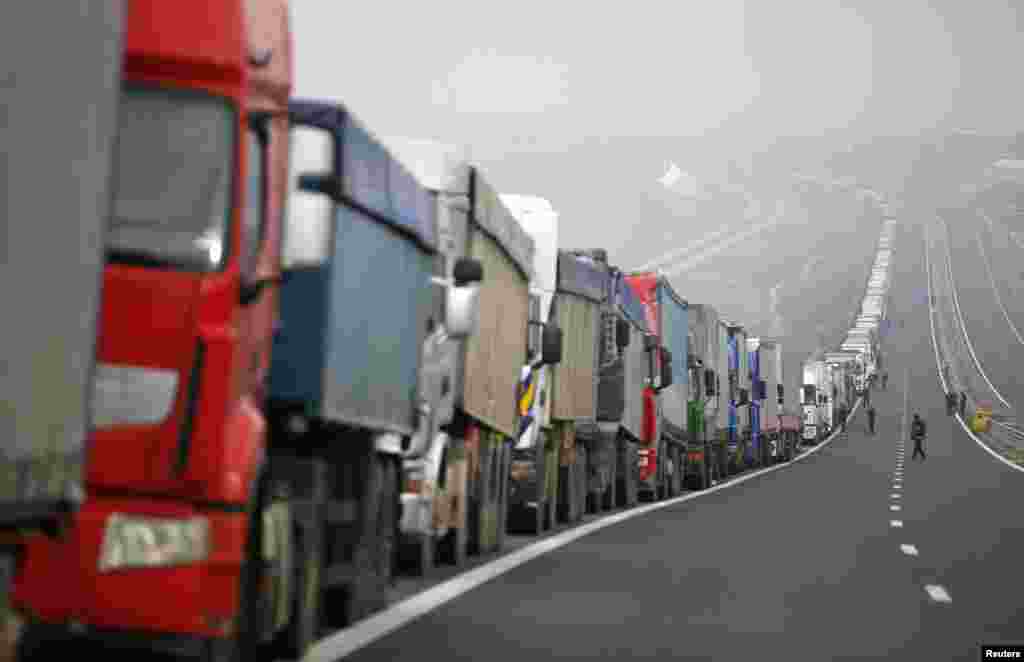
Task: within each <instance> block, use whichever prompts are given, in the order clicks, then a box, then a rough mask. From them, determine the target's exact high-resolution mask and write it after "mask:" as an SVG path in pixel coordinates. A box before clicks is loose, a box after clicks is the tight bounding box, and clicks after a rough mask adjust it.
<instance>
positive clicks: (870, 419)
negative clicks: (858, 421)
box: [868, 407, 875, 435]
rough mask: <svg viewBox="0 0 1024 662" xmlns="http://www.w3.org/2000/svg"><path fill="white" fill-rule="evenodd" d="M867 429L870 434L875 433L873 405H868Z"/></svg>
mask: <svg viewBox="0 0 1024 662" xmlns="http://www.w3.org/2000/svg"><path fill="white" fill-rule="evenodd" d="M868 429H869V430H870V431H871V434H872V435H874V434H875V408H874V407H868Z"/></svg>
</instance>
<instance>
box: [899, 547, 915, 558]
mask: <svg viewBox="0 0 1024 662" xmlns="http://www.w3.org/2000/svg"><path fill="white" fill-rule="evenodd" d="M900 551H901V552H903V553H904V554H906V555H907V556H917V547H914V546H913V545H900Z"/></svg>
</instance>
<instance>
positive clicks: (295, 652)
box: [274, 467, 330, 660]
mask: <svg viewBox="0 0 1024 662" xmlns="http://www.w3.org/2000/svg"><path fill="white" fill-rule="evenodd" d="M321 471H322V473H321V472H320V471H314V472H312V475H311V478H310V480H311V482H312V483H316V484H311V485H309V486H308V490H309V494H310V500H311V501H313V502H314V504H315V506H314V508H315V513H316V514H315V515H314V516H313V517H312V518H311V520H312V521H311V522H309V528H304V527H303V526H302V525H301V524H300V523H299V522H298V521H293V533H292V536H293V537H292V539H293V540H294V542H295V544H294V550H295V551H294V557H295V559H296V563H295V568H294V572H295V574H294V581H293V585H294V587H295V589H294V591H293V593H294V594H293V596H292V612H291V619H290V621H289V623H288V626H287V627H286V628H285V629H284V631H282V632H281V633H280V634H279V635H278V637H277V641H276V642H275V646H274V653H275V654H274V657H275V658H276V659H281V658H283V659H295V660H300V659H302V658H303V657H305V655H306V652H307V651H308V650H309V648H310V647H311V646H312V645H313V644H314V643H316V641H317V639H319V638H320V636H321V635H322V634H323V629H324V625H325V623H324V621H323V619H322V612H321V609H322V605H323V600H322V598H323V587H322V580H323V569H324V539H325V534H326V531H325V528H326V527H325V518H324V514H325V513H324V508H325V506H326V502H327V499H328V498H329V496H328V495H329V494H330V485H329V484H328V481H327V480H326V471H327V470H326V467H324V468H323V469H322V470H321Z"/></svg>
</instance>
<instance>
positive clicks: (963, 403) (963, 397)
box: [960, 391, 967, 418]
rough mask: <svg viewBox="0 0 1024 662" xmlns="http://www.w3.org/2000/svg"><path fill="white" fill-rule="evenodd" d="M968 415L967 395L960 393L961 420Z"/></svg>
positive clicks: (963, 392)
mask: <svg viewBox="0 0 1024 662" xmlns="http://www.w3.org/2000/svg"><path fill="white" fill-rule="evenodd" d="M966 413H967V393H966V392H965V391H960V418H963V417H964V416H965V415H966Z"/></svg>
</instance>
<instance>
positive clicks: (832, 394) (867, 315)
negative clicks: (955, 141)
mask: <svg viewBox="0 0 1024 662" xmlns="http://www.w3.org/2000/svg"><path fill="white" fill-rule="evenodd" d="M895 226H896V219H895V218H893V217H892V216H889V215H888V213H886V215H885V217H884V219H883V221H882V233H881V236H880V237H879V239H878V247H877V249H876V252H875V262H874V264H873V265H872V266H871V272H870V274H869V276H868V282H867V287H866V289H865V293H864V299H863V300H862V301H861V305H860V308H859V310H858V312H857V314H856V316H855V317H854V319H853V323H852V324H851V326H850V328H849V330H848V331H847V333H846V336H845V337H844V338H843V340H842V342H841V343H840V345H839V347H838V349H837V350H836V351H831V352H828V351H820V352H815V353H814V354H813V355H811V356H810V357H809V358H808V359H807V361H805V362H804V365H803V373H804V374H803V394H802V398H801V404H802V406H803V439H804V441H805V442H808V443H817V442H819V441H821V440H822V439H824V438H825V437H827V436H828V435H829V433H830V432H831V430H833V429H835V427H836V425H837V424H838V423H839V420H838V419H837V416H838V415H839V414H840V411H839V408H840V406H842V408H844V409H845V411H847V412H849V411H850V410H851V409H852V408H853V404H854V401H855V400H856V397H857V395H858V394H862V393H868V394H870V390H869V389H868V385H869V384H870V383H872V382H873V381H875V380H876V379H877V377H878V373H879V371H880V370H881V369H882V353H881V339H882V335H883V331H884V330H885V329H887V328H888V325H889V324H890V323H891V320H889V319H888V318H887V317H886V310H887V306H888V300H889V283H890V280H891V278H890V275H889V274H890V266H891V262H892V253H893V247H892V233H893V230H894V229H895ZM868 397H870V395H869V396H868Z"/></svg>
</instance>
